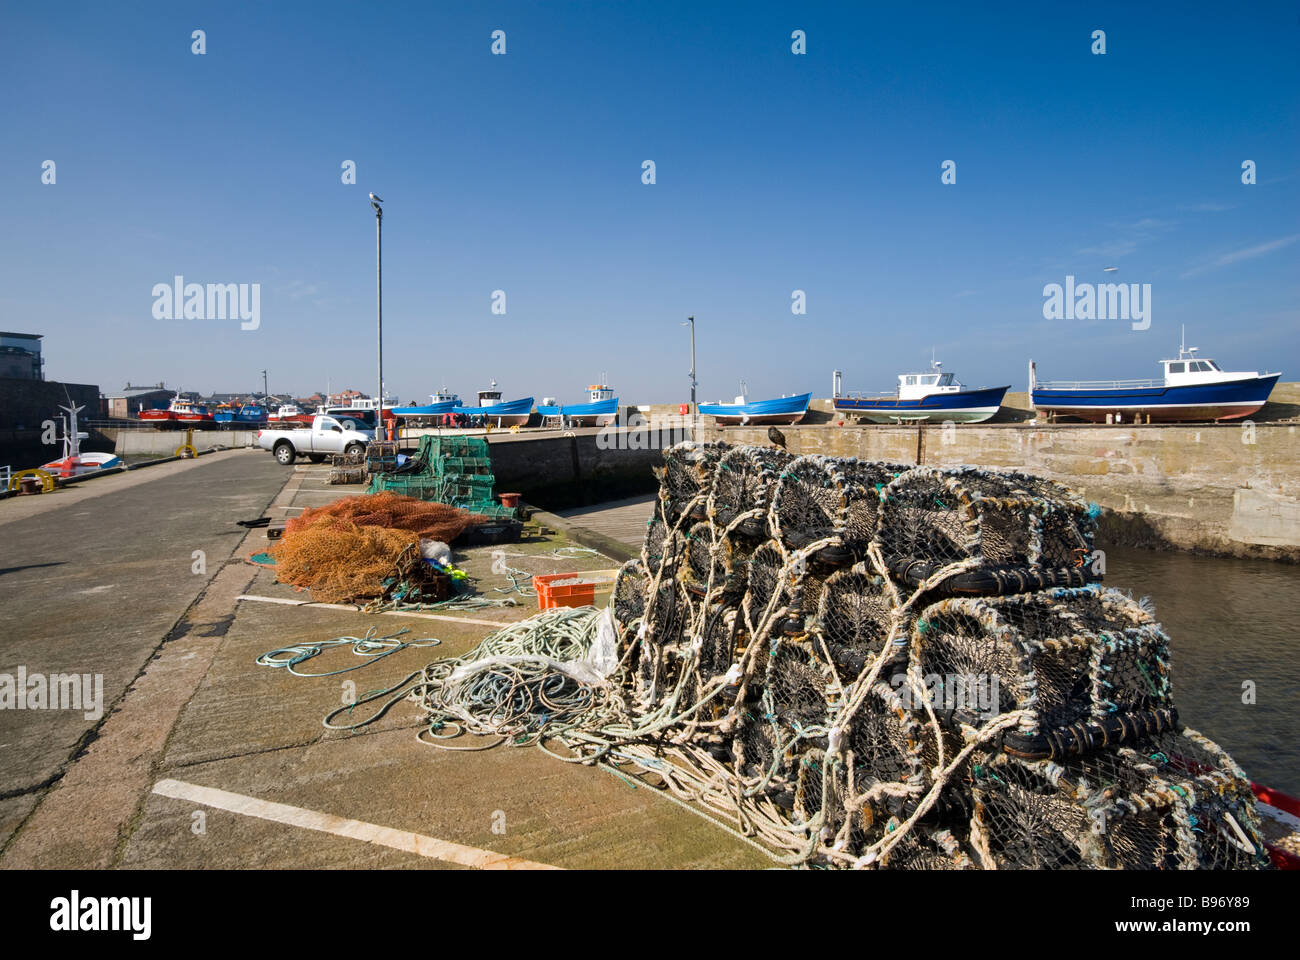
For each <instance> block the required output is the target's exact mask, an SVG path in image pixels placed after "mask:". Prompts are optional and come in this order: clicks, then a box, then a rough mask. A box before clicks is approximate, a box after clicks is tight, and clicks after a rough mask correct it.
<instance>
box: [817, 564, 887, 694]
mask: <svg viewBox="0 0 1300 960" xmlns="http://www.w3.org/2000/svg"><path fill="white" fill-rule="evenodd" d="M897 617H898V596H897V593H896V592H895V591H894V589H893V587H892V585H891V584H890V583H889V582H888V581H887V580H885V579H884V578H883V577H880V576H877V575H875V574H871V573H868V572H867V571H866V569H865V568H864V567H863V566H862V565H861V564H859V565H857V566H854V567H853V568H851V569H849V570H837V571H836V572H835V573H834V574H832V575H831V576H830V577H829V578H828V579H827V580H826V582H825V584H824V585H823V588H822V591H821V596H820V597H819V600H818V606H817V611H816V616H815V618H814V619H813V620H812V621H811V622H810V624H809V626H810V629H811V632H812V633H813V635H814V636H815V637H817V638H818V639H819V640H820V641H821V642H822V643H823V644H825V646H826V650H827V651H828V652H829V654H830V657H831V660H832V662H833V663H834V664H835V669H836V671H837V672H838V673H839V676H840V679H841V680H842V681H844V682H846V683H847V682H849V681H851V680H853V679H854V678H855V677H857V676H859V675H861V674H862V673H863V672H864V671H866V670H869V669H870V668H871V667H872V666H874V665H875V663H876V661H877V660H878V659H879V658H880V657H881V656H882V655H888V656H901V655H902V654H903V653H904V651H903V650H902V648H900V647H896V646H894V645H893V644H892V643H891V638H892V636H893V631H894V625H895V620H896V618H897Z"/></svg>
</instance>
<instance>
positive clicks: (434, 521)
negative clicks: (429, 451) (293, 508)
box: [284, 493, 484, 543]
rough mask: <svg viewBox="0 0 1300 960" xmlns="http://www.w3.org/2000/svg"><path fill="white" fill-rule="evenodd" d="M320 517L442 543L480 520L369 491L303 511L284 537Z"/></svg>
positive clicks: (456, 510)
mask: <svg viewBox="0 0 1300 960" xmlns="http://www.w3.org/2000/svg"><path fill="white" fill-rule="evenodd" d="M324 517H336V518H338V519H341V520H350V521H352V522H353V523H355V524H357V525H358V526H363V527H387V528H389V529H392V530H408V531H410V532H412V533H418V534H419V535H420V536H422V537H432V538H433V539H434V540H441V541H443V542H444V543H451V541H453V540H455V539H456V538H457V537H459V536H460V535H461V534H462V533H464V532H465V530H466V528H468V527H471V526H473V525H474V524H477V523H481V522H482V521H483V519H484V518H483V517H479V516H475V515H474V514H472V513H468V512H467V511H465V510H461V509H460V508H459V507H452V506H448V505H447V504H445V503H432V502H430V501H427V500H418V499H416V498H415V497H404V496H402V495H401V494H397V493H370V494H363V495H361V496H357V497H344V498H343V499H341V500H335V501H334V502H333V503H331V504H328V505H327V506H324V507H316V508H315V509H312V510H304V511H303V512H302V513H301V514H300V515H299V516H297V517H294V518H293V519H291V520H290V521H289V522H288V523H287V524H286V525H285V528H284V535H285V538H286V539H287V538H289V537H292V536H293V535H294V534H295V533H297V532H298V531H299V530H302V529H305V528H306V527H309V526H311V525H313V524H315V523H316V522H317V521H319V520H321V519H322V518H324Z"/></svg>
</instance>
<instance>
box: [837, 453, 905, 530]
mask: <svg viewBox="0 0 1300 960" xmlns="http://www.w3.org/2000/svg"><path fill="white" fill-rule="evenodd" d="M840 463H841V470H842V471H843V473H844V476H845V478H846V480H847V481H848V482H847V484H846V489H845V494H846V497H847V499H848V506H847V508H846V510H845V514H844V531H843V534H842V536H843V538H844V544H845V546H846V547H848V548H849V549H850V550H852V551H854V552H855V553H861V552H862V551H863V550H865V549H866V548H867V545H868V544H870V543H871V541H872V539H873V538H874V537H875V535H876V525H877V523H878V522H879V519H880V491H882V490H883V489H884V488H885V487H886V486H887V485H888V484H890V483H893V482H894V481H895V480H897V479H898V478H899V477H900V476H902V475H903V474H904V473H906V472H907V471H908V470H911V469H912V468H911V467H909V466H905V465H904V464H901V463H889V462H887V461H877V460H843V461H841V462H840Z"/></svg>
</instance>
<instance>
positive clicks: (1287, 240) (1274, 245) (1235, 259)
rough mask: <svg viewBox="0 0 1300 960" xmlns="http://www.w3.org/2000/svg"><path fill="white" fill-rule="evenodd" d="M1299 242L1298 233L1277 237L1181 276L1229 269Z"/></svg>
mask: <svg viewBox="0 0 1300 960" xmlns="http://www.w3.org/2000/svg"><path fill="white" fill-rule="evenodd" d="M1297 240H1300V233H1293V234H1291V235H1290V236H1289V237H1279V238H1278V239H1276V240H1269V241H1268V242H1267V243H1259V244H1256V245H1255V246H1253V247H1246V248H1245V249H1244V250H1234V251H1233V252H1232V253H1225V254H1224V255H1223V256H1221V257H1219V258H1218V259H1217V260H1211V261H1210V262H1209V263H1203V264H1201V265H1200V266H1199V267H1193V268H1192V269H1191V270H1188V271H1187V272H1186V273H1184V274H1183V276H1184V277H1193V276H1195V275H1196V274H1198V273H1204V272H1205V271H1207V270H1218V269H1220V268H1221V267H1229V266H1232V264H1234V263H1241V262H1242V261H1243V260H1254V259H1256V258H1257V257H1263V256H1266V255H1267V254H1270V253H1272V252H1273V251H1274V250H1280V249H1282V248H1283V247H1285V246H1288V245H1290V244H1292V243H1295V242H1296V241H1297Z"/></svg>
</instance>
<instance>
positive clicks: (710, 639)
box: [688, 605, 740, 720]
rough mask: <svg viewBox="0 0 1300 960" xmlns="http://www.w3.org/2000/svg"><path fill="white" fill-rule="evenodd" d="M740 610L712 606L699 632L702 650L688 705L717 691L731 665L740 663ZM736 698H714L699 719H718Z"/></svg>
mask: <svg viewBox="0 0 1300 960" xmlns="http://www.w3.org/2000/svg"><path fill="white" fill-rule="evenodd" d="M739 612H740V611H739V609H738V608H737V607H734V606H721V605H717V606H712V607H710V608H709V609H708V610H707V611H705V613H704V616H703V617H702V623H701V626H700V631H699V638H700V648H699V652H698V653H697V654H696V660H695V667H694V671H693V677H692V682H691V684H690V686H689V688H688V704H694V703H697V702H699V701H700V700H703V699H704V697H705V696H706V695H707V694H708V693H709V691H712V690H714V689H716V688H717V686H718V684H719V683H720V682H721V681H720V679H719V678H721V677H724V676H725V675H726V673H727V671H728V670H729V669H730V668H731V665H732V664H733V663H734V662H736V659H737V653H736V644H737V640H738V639H739V632H738V630H737V629H736V628H737V623H738V614H739ZM732 700H734V696H731V697H729V696H728V695H727V691H725V690H724V691H723V692H722V693H718V694H716V695H715V696H713V697H712V698H711V699H710V700H709V703H708V705H707V706H706V707H705V709H704V711H703V712H701V713H697V714H696V715H695V716H696V718H697V719H700V720H716V719H718V718H720V717H721V716H722V715H723V714H724V713H725V712H726V711H727V709H728V708H729V707H730V706H731V702H732Z"/></svg>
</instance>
